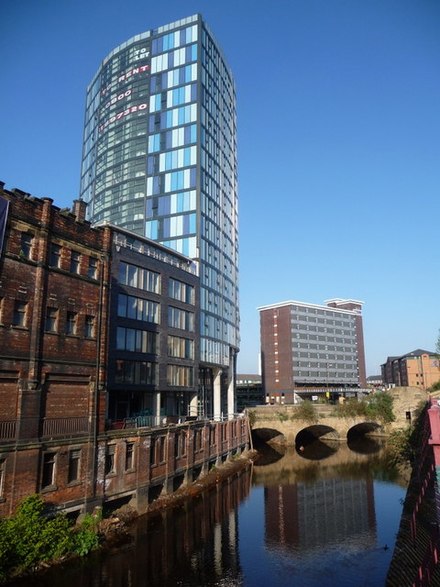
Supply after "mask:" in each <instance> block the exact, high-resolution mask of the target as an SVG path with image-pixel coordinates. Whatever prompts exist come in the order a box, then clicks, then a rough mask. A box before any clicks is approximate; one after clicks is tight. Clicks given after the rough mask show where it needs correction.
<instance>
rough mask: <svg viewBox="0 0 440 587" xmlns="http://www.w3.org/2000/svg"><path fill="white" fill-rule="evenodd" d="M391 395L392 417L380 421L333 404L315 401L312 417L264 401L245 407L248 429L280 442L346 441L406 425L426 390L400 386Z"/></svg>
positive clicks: (302, 443) (383, 433) (266, 439)
mask: <svg viewBox="0 0 440 587" xmlns="http://www.w3.org/2000/svg"><path fill="white" fill-rule="evenodd" d="M389 393H390V395H392V397H393V413H394V415H395V418H396V420H395V421H394V422H393V423H392V424H387V425H383V424H382V423H381V422H380V421H379V420H376V421H375V420H368V419H367V418H366V417H365V416H355V417H340V416H337V415H336V414H337V409H336V408H337V406H333V405H329V404H315V405H314V408H315V413H316V421H310V420H302V419H299V418H297V417H295V416H296V414H297V413H298V406H297V405H266V406H258V407H256V408H251V409H249V410H248V411H249V415H250V421H251V427H252V433H253V436H254V437H257V438H260V439H261V440H264V441H265V442H274V443H283V444H287V445H290V446H296V447H297V448H299V447H300V446H302V445H304V444H308V443H310V442H311V441H312V440H314V439H318V438H319V439H321V440H330V441H338V442H349V441H350V440H351V439H354V438H355V437H359V436H365V435H368V436H387V435H388V434H389V433H390V431H391V430H393V429H396V428H404V427H406V426H407V425H408V424H409V423H410V422H411V421H412V419H413V418H414V417H415V411H416V410H417V409H418V408H419V407H420V405H421V404H423V402H426V400H427V398H428V394H427V393H426V392H423V391H422V390H420V389H417V388H411V387H400V388H395V389H392V390H390V391H389Z"/></svg>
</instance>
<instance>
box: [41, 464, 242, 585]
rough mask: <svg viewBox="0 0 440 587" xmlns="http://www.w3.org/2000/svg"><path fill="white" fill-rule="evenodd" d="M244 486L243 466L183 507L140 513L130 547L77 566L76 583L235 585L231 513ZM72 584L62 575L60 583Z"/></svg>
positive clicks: (235, 527) (237, 573) (238, 573)
mask: <svg viewBox="0 0 440 587" xmlns="http://www.w3.org/2000/svg"><path fill="white" fill-rule="evenodd" d="M249 489H250V472H249V471H247V472H245V473H243V474H241V475H239V476H237V477H232V478H230V479H229V480H228V481H227V482H225V483H224V484H223V485H220V484H219V485H218V486H217V487H216V488H215V489H213V490H212V491H209V492H208V491H207V492H206V493H203V494H201V495H200V496H199V497H198V498H195V499H193V500H192V501H191V502H188V503H187V504H185V505H184V506H183V507H180V508H174V509H168V510H166V511H163V512H161V513H160V514H159V515H157V516H148V517H145V518H140V519H139V520H138V522H137V524H136V526H135V530H134V531H135V532H136V536H135V545H134V547H133V548H130V549H122V550H119V551H117V552H114V553H112V555H111V556H110V557H108V558H107V559H103V560H100V561H99V562H98V563H97V564H99V565H100V568H97V566H95V567H92V566H91V567H89V568H88V570H86V569H82V574H81V584H82V585H90V586H92V585H93V587H99V586H103V585H110V586H111V587H126V586H127V585H130V586H131V587H145V585H148V587H168V586H169V587H171V586H173V587H174V586H175V585H176V584H177V579H178V580H179V583H180V584H182V585H206V586H210V585H218V584H219V582H220V581H221V579H222V577H225V576H227V577H228V578H229V579H231V580H232V581H234V584H240V583H239V582H240V577H241V574H242V571H241V565H240V559H239V551H238V544H239V537H238V520H237V517H238V514H237V512H238V506H239V504H240V503H241V502H242V501H243V500H244V499H246V498H247V496H248V495H249ZM86 573H89V574H90V576H85V575H86ZM97 577H101V581H99V580H98V579H96V578H97ZM89 581H90V582H89ZM49 584H50V583H48V585H49ZM77 584H78V583H75V582H74V581H73V580H72V582H71V583H69V581H68V580H67V582H65V583H64V587H76V585H77Z"/></svg>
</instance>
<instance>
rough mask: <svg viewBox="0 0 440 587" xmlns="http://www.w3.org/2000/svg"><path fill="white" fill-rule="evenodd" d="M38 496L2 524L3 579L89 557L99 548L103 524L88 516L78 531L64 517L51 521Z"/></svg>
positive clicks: (0, 562)
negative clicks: (43, 565)
mask: <svg viewBox="0 0 440 587" xmlns="http://www.w3.org/2000/svg"><path fill="white" fill-rule="evenodd" d="M44 509H45V503H44V501H43V500H42V499H41V497H40V496H38V495H31V496H29V497H27V498H25V499H24V500H23V501H22V502H21V504H20V505H19V506H18V508H17V511H16V513H15V515H14V516H13V517H12V518H10V519H2V520H0V579H5V578H7V577H8V576H10V575H12V574H13V573H20V572H23V571H26V570H29V569H33V568H35V567H37V566H38V565H39V564H40V563H42V562H45V561H51V560H55V559H60V558H62V557H63V556H66V555H67V554H71V553H76V554H80V555H84V554H87V553H88V552H90V551H91V550H92V549H94V548H96V547H97V546H98V534H97V527H98V523H99V520H98V519H97V518H95V517H94V516H86V517H85V521H84V522H83V523H82V524H81V526H80V527H79V528H77V529H74V528H73V527H72V524H71V522H69V520H68V519H67V518H66V516H65V515H64V514H57V515H56V516H54V517H52V518H49V517H46V516H45V515H44Z"/></svg>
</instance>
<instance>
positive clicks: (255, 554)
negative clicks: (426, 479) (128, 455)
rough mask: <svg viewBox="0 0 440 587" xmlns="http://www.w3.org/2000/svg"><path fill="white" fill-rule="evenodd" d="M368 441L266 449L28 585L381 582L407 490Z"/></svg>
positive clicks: (367, 586)
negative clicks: (210, 486)
mask: <svg viewBox="0 0 440 587" xmlns="http://www.w3.org/2000/svg"><path fill="white" fill-rule="evenodd" d="M378 449H379V447H378V445H376V443H374V442H373V443H372V442H366V443H364V444H360V445H358V446H351V447H348V446H346V445H332V444H327V445H323V444H322V443H319V442H318V443H315V446H311V447H306V449H305V450H304V451H303V452H302V453H297V452H296V450H295V449H287V450H285V449H281V448H280V449H273V448H266V449H265V450H264V451H263V452H262V455H261V457H260V459H259V460H258V461H257V462H256V464H255V465H254V466H253V467H252V469H251V470H249V471H247V472H245V473H243V474H241V475H238V476H236V477H233V478H231V479H229V480H228V482H227V483H225V484H223V485H222V486H218V487H217V488H216V489H214V490H211V491H209V492H205V493H204V494H201V495H200V496H198V497H195V498H193V500H192V501H191V502H189V503H187V504H185V505H184V506H182V507H180V508H178V509H174V510H168V511H166V512H164V513H162V514H159V515H154V516H147V517H143V518H141V519H139V520H138V521H137V522H136V524H135V525H134V526H133V535H132V542H130V543H128V544H127V545H126V546H123V547H122V548H118V550H117V551H115V552H111V553H97V554H94V555H92V556H91V557H88V558H87V559H86V560H82V561H80V562H74V563H70V564H67V565H65V566H62V567H58V568H54V569H50V570H48V572H47V573H45V574H44V575H43V576H40V577H34V578H32V579H30V578H28V579H26V581H25V582H18V583H15V584H16V585H26V586H29V587H49V586H50V587H159V586H160V587H168V586H173V587H174V586H181V587H202V586H219V587H227V586H243V587H260V586H261V587H287V586H289V587H292V586H295V587H315V586H316V587H318V586H319V587H333V586H334V587H336V586H338V587H382V586H384V585H385V581H386V575H387V571H388V567H389V564H390V561H391V557H392V553H393V548H394V542H395V538H396V533H397V531H398V527H399V522H400V516H401V512H402V501H403V499H404V497H405V493H406V485H405V482H404V481H403V480H402V479H400V478H399V476H398V474H397V472H396V471H394V470H392V469H390V468H389V467H387V466H386V464H385V463H384V460H383V450H382V449H381V450H378Z"/></svg>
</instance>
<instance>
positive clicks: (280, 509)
mask: <svg viewBox="0 0 440 587" xmlns="http://www.w3.org/2000/svg"><path fill="white" fill-rule="evenodd" d="M265 540H266V545H267V546H268V548H272V547H275V546H276V547H279V546H280V545H281V546H286V547H289V546H292V547H295V548H299V549H303V550H310V549H313V548H316V547H319V546H322V545H326V546H329V545H330V544H332V543H337V542H341V541H342V540H348V541H349V542H350V546H351V547H352V548H356V549H365V548H369V547H372V546H374V545H375V543H376V518H375V511H374V491H373V481H372V480H371V479H369V480H364V479H359V480H357V479H356V480H348V479H322V480H317V481H315V482H314V483H310V484H309V483H296V484H294V485H278V486H274V487H266V489H265Z"/></svg>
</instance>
